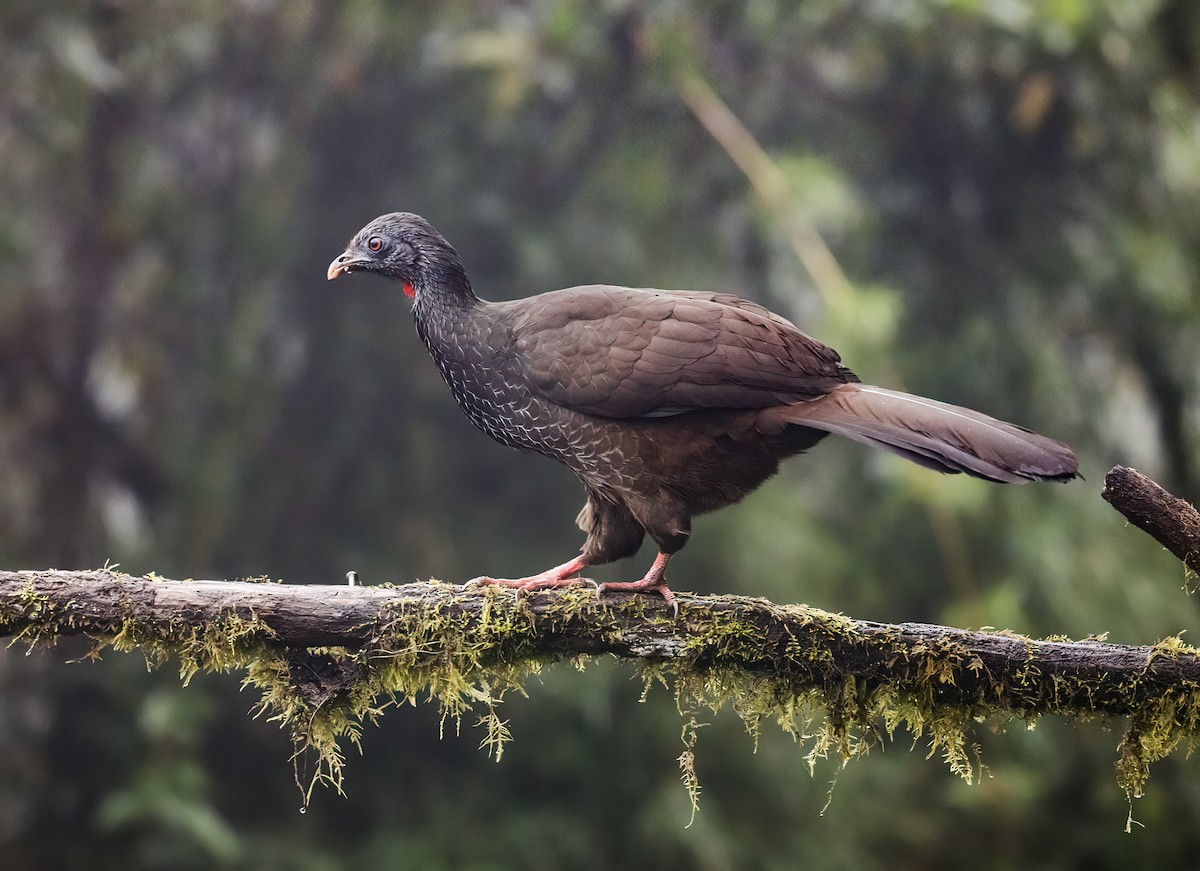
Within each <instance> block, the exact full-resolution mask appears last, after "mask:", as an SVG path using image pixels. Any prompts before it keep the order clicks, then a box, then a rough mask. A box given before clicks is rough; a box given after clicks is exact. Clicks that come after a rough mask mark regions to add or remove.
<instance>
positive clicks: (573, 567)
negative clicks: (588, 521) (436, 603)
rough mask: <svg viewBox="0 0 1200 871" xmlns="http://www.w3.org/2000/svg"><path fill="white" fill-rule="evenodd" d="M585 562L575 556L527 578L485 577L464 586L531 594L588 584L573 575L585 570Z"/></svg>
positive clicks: (587, 581)
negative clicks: (552, 588)
mask: <svg viewBox="0 0 1200 871" xmlns="http://www.w3.org/2000/svg"><path fill="white" fill-rule="evenodd" d="M587 565H588V564H587V561H586V560H585V559H584V558H583V557H582V556H577V557H575V559H573V560H571V561H570V562H565V563H563V564H562V565H561V566H555V567H554V568H552V569H546V571H544V572H539V573H538V574H536V575H530V576H529V577H527V578H489V577H487V576H486V575H484V576H482V577H478V578H473V579H471V580H469V581H467V583H466V584H465V585H464V586H467V587H483V586H495V587H511V588H512V589H515V590H516V591H517V592H519V593H531V592H533V591H534V590H545V589H547V588H550V587H569V586H571V585H573V584H590V583H592V581H589V580H587V579H586V578H577V577H575V575H576V574H577V573H579V572H581V571H583V570H584V569H585V568H587Z"/></svg>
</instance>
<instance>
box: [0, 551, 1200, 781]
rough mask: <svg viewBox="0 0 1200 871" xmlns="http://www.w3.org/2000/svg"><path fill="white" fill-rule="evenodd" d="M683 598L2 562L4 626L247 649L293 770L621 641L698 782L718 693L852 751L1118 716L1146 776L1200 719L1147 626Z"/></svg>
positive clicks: (210, 657) (160, 645) (485, 716)
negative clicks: (168, 574)
mask: <svg viewBox="0 0 1200 871" xmlns="http://www.w3.org/2000/svg"><path fill="white" fill-rule="evenodd" d="M680 605H681V607H680V611H679V616H678V618H677V619H674V618H673V617H672V614H671V611H670V609H669V608H667V607H665V606H664V605H663V603H662V602H661V601H659V600H657V599H655V598H652V597H645V596H629V595H625V596H614V597H611V598H610V597H605V599H604V600H602V601H601V600H597V599H596V598H595V595H594V593H593V592H592V591H590V590H589V589H584V588H580V589H570V590H567V591H561V592H551V591H546V592H541V593H536V594H533V595H530V596H527V597H525V598H521V599H518V598H517V597H516V596H514V595H513V593H512V592H511V591H507V590H502V589H498V588H483V589H481V590H465V589H464V588H462V587H459V586H453V585H450V584H443V583H437V582H431V583H421V584H407V585H404V586H394V587H393V586H366V587H349V586H310V585H286V584H278V583H262V582H247V581H170V580H164V579H161V578H158V577H157V576H151V577H144V578H134V577H131V576H129V575H125V574H121V573H118V572H113V571H96V572H59V571H45V572H0V634H2V635H7V636H10V637H12V638H13V639H14V640H16V641H23V642H27V643H29V644H45V643H52V642H53V641H54V640H55V639H57V638H58V637H59V636H62V635H85V636H87V637H89V638H90V639H92V642H93V652H94V653H95V654H97V655H98V654H100V653H101V652H102V651H103V650H104V649H105V648H112V649H115V650H121V651H126V650H140V651H141V652H142V653H143V654H144V655H145V657H146V660H147V662H148V664H150V665H152V666H157V665H161V664H163V663H164V662H166V661H168V660H177V661H178V662H179V665H180V675H181V677H182V678H183V679H184V681H185V682H186V680H187V679H188V678H189V677H190V676H191V675H193V674H195V673H196V672H197V671H210V672H224V671H230V670H244V671H245V684H246V685H248V686H253V687H254V688H256V689H257V690H259V691H260V692H261V693H262V701H261V710H262V711H264V712H266V713H267V714H268V715H269V716H271V717H272V718H274V719H275V720H278V721H279V722H280V723H281V724H282V725H283V726H284V727H285V728H286V729H288V730H289V731H290V732H291V734H292V736H293V739H294V741H295V742H296V746H297V758H298V759H302V758H306V757H307V756H308V755H310V754H312V755H315V758H316V760H317V764H316V765H315V766H314V773H313V775H312V778H311V780H310V782H309V784H308V786H307V788H306V795H308V794H309V791H310V790H311V787H312V785H313V784H315V783H317V782H326V783H329V784H332V785H333V786H334V787H336V788H339V789H340V787H341V768H342V752H343V748H344V745H345V743H346V742H347V741H348V742H350V743H352V744H357V742H358V741H359V738H360V736H361V734H362V729H363V727H364V725H366V724H368V723H370V722H373V721H374V720H375V719H376V718H377V717H378V716H379V715H380V713H381V712H382V711H383V709H384V708H385V707H386V706H387V705H388V704H389V703H392V702H395V701H408V702H413V703H416V702H418V701H431V702H433V703H435V704H436V705H438V707H439V708H440V710H441V712H442V715H443V722H444V723H445V722H446V721H450V722H453V723H454V724H455V726H456V727H457V726H458V725H459V724H460V723H461V721H462V720H463V718H464V717H467V716H469V715H471V714H478V715H479V717H480V719H481V720H482V723H483V734H484V737H483V741H482V743H483V744H484V745H486V746H487V747H488V749H489V750H490V751H491V752H493V753H494V754H495V755H496V756H497V757H498V756H499V755H500V753H501V752H502V751H503V747H504V742H505V741H506V740H507V738H508V733H507V728H506V726H505V723H504V721H503V720H502V719H501V718H500V717H499V715H498V714H497V712H496V708H497V705H498V704H499V703H500V702H501V701H502V700H503V698H504V696H505V694H506V693H509V692H512V691H514V690H515V691H520V689H521V687H522V683H523V681H524V679H525V678H526V677H528V676H529V675H530V674H534V673H536V672H538V671H539V670H541V669H542V668H545V667H546V666H548V665H551V664H553V663H556V662H559V661H562V660H571V661H574V662H576V663H582V662H585V661H586V660H587V659H588V658H590V657H596V656H603V655H615V656H617V657H620V658H623V659H627V660H631V661H634V662H636V663H637V664H638V667H639V668H640V669H641V671H642V676H643V679H644V680H645V682H646V686H647V688H649V687H650V686H652V685H654V684H656V683H658V682H662V683H664V684H665V685H667V686H668V687H670V688H671V690H672V691H673V693H674V696H675V701H676V704H677V706H678V708H679V711H680V713H681V715H682V716H683V718H684V722H685V723H690V724H692V725H691V728H690V729H689V728H685V729H684V738H685V752H684V754H683V755H682V756H681V757H680V764H681V768H682V770H683V774H684V781H685V784H686V785H687V788H688V791H689V794H691V795H692V796H693V798H694V797H695V795H696V794H697V793H698V788H699V787H698V784H697V783H696V781H695V773H694V767H693V765H692V762H693V760H694V751H695V745H696V727H695V723H696V721H695V717H696V716H697V715H698V714H700V713H701V712H702V711H704V710H706V709H707V710H711V711H714V712H715V711H717V710H720V709H721V708H723V707H726V706H728V707H730V708H732V709H733V710H734V711H735V712H736V713H737V714H738V716H740V717H741V718H742V720H743V722H744V723H745V724H746V727H747V729H748V730H750V732H751V733H752V734H754V735H757V734H758V731H759V729H760V728H761V727H762V725H763V724H764V723H768V724H769V723H772V722H773V723H775V724H777V725H778V726H779V727H780V728H782V729H783V730H784V731H785V732H788V733H790V734H792V735H794V736H797V737H807V738H808V739H809V743H808V747H809V749H808V759H809V761H810V764H811V763H812V762H813V761H814V760H815V759H817V758H820V757H823V756H826V755H828V754H830V753H834V754H836V755H838V756H839V757H841V758H842V759H850V758H853V757H855V756H859V755H862V754H863V753H864V752H865V751H866V750H867V749H869V748H870V747H871V746H872V745H873V744H874V743H875V742H877V741H878V740H880V738H881V737H882V736H883V735H885V734H887V735H891V734H892V733H894V732H895V731H896V730H898V729H903V730H906V731H908V732H910V733H911V734H912V735H913V736H914V737H916V738H925V739H926V740H927V742H928V746H929V753H930V755H931V756H932V755H939V756H941V757H942V758H943V759H944V760H945V761H946V762H947V763H948V764H949V765H950V767H951V768H952V769H953V770H954V771H955V772H957V773H958V774H960V775H961V776H963V777H965V778H967V779H968V780H969V779H970V778H971V776H972V772H973V758H972V755H971V753H970V752H969V751H970V748H971V741H970V733H971V730H972V729H974V728H975V727H976V724H977V723H979V722H998V721H1004V720H1007V719H1011V718H1014V717H1016V718H1021V719H1023V720H1025V721H1034V720H1036V719H1037V718H1038V717H1040V716H1043V715H1048V714H1049V715H1058V716H1066V717H1070V718H1073V719H1077V720H1087V719H1093V718H1097V717H1104V718H1110V719H1114V718H1123V719H1124V720H1125V722H1126V728H1125V734H1124V738H1123V739H1122V743H1121V750H1120V755H1119V758H1118V760H1117V772H1118V782H1119V784H1120V786H1121V787H1122V788H1123V789H1124V790H1125V791H1126V793H1127V794H1128V795H1129V796H1130V797H1134V796H1137V795H1139V794H1140V793H1141V790H1142V787H1143V785H1144V784H1145V782H1146V779H1147V777H1148V774H1149V766H1150V764H1151V763H1153V762H1154V761H1155V760H1157V759H1160V758H1162V757H1163V756H1166V755H1167V754H1168V753H1170V752H1172V751H1173V750H1175V749H1176V748H1177V747H1178V746H1179V745H1180V744H1183V745H1184V746H1185V748H1186V749H1187V750H1188V751H1190V750H1192V749H1194V748H1195V747H1196V745H1197V743H1198V735H1200V656H1198V652H1197V650H1196V649H1195V648H1192V647H1189V646H1187V645H1185V644H1183V643H1182V642H1181V641H1180V640H1179V639H1178V638H1169V639H1166V640H1164V641H1162V642H1159V643H1158V644H1157V645H1155V646H1153V647H1134V646H1123V645H1115V644H1108V643H1105V642H1102V641H1096V640H1084V641H1062V640H1052V641H1039V640H1035V639H1030V638H1026V637H1023V636H1019V635H1014V634H1008V633H981V632H968V631H965V630H960V629H952V628H949V627H945V626H934V625H928V624H913V623H905V624H894V625H893V624H884V623H873V622H869V621H861V620H852V619H850V618H848V617H844V616H841V615H837V614H830V613H828V612H825V611H820V610H818V609H815V608H809V607H806V606H802V605H775V604H772V603H770V602H766V601H764V600H761V599H749V598H744V597H734V596H689V595H681V596H680Z"/></svg>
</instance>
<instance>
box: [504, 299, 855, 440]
mask: <svg viewBox="0 0 1200 871" xmlns="http://www.w3.org/2000/svg"><path fill="white" fill-rule="evenodd" d="M500 305H511V306H513V307H514V309H515V311H514V312H513V320H512V323H513V333H512V335H513V343H514V344H513V348H514V353H515V354H516V355H517V356H518V357H519V358H520V360H521V367H520V368H521V371H522V372H524V373H525V377H526V379H527V381H528V383H529V386H530V387H531V388H532V389H534V390H535V391H536V392H538V393H539V394H541V395H542V396H543V397H545V398H546V399H549V400H550V401H552V402H555V403H557V404H558V405H562V406H565V407H567V408H571V409H574V410H576V411H580V412H583V413H586V414H593V415H597V416H600V417H609V418H627V417H658V416H662V415H664V414H679V413H683V412H687V411H696V410H700V409H718V408H731V409H732V408H765V407H768V406H771V405H779V404H783V403H788V402H796V401H799V400H804V399H813V398H815V397H818V396H823V395H824V394H826V393H828V392H829V391H830V390H832V389H833V388H835V387H836V386H837V385H839V384H845V383H848V382H854V381H857V380H858V378H857V377H856V376H855V375H854V373H853V372H851V371H850V370H849V369H847V368H846V367H845V366H843V365H842V364H841V358H840V357H838V354H837V352H836V351H834V350H833V349H831V348H829V347H827V346H825V345H823V344H821V343H820V342H818V341H816V340H815V339H813V338H811V337H810V336H807V335H805V334H804V333H802V332H801V331H800V330H798V329H797V328H796V327H795V326H794V325H792V324H791V323H790V322H789V321H787V320H785V319H784V318H782V317H780V316H779V315H776V314H774V313H772V312H771V311H769V310H768V309H766V308H764V307H763V306H761V305H759V304H757V303H754V302H751V301H749V300H745V299H741V298H740V297H737V296H734V295H732V294H723V293H697V292H689V291H662V290H638V289H632V288H625V287H611V286H606V285H593V286H588V287H577V288H569V289H567V290H560V291H554V292H552V293H547V294H542V295H541V296H536V297H531V298H529V299H524V300H519V301H517V302H514V303H507V304H505V303H501V304H500Z"/></svg>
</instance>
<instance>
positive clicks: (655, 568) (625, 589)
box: [596, 552, 679, 617]
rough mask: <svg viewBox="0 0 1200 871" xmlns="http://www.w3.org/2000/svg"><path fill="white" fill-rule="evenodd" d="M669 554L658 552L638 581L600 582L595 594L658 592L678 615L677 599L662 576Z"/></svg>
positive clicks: (664, 572) (665, 569) (668, 560)
mask: <svg viewBox="0 0 1200 871" xmlns="http://www.w3.org/2000/svg"><path fill="white" fill-rule="evenodd" d="M670 560H671V555H670V554H669V553H662V552H659V554H658V556H656V557H655V558H654V564H653V565H651V566H650V570H649V571H648V572H646V575H645V577H643V578H642V579H641V580H640V581H620V582H616V583H612V582H610V583H607V584H601V585H600V586H598V587H597V588H596V595H597V596H603V595H604V594H605V593H614V592H618V593H658V594H659V595H660V596H662V597H663V600H664V601H665V602H666V603H667V604H668V605H670V606H671V610H672V612H674V615H675V616H676V617H678V616H679V600H678V599H676V598H675V594H674V593H672V592H671V590H670V589H669V588H668V587H667V580H666V578H664V577H663V575H664V574H666V571H667V563H668V562H670Z"/></svg>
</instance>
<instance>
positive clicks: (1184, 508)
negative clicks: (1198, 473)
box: [1100, 466, 1200, 573]
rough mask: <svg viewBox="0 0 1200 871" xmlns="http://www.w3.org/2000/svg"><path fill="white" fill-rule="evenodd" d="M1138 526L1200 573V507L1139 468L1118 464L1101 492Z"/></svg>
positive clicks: (1105, 480)
mask: <svg viewBox="0 0 1200 871" xmlns="http://www.w3.org/2000/svg"><path fill="white" fill-rule="evenodd" d="M1100 495H1101V496H1103V497H1104V498H1105V499H1106V500H1107V501H1108V503H1109V504H1110V505H1112V507H1113V508H1115V509H1117V510H1118V511H1120V512H1121V513H1122V514H1124V515H1125V517H1126V518H1127V519H1128V520H1129V522H1130V523H1132V524H1133V525H1134V526H1136V527H1138V528H1139V529H1141V530H1143V531H1145V532H1146V533H1148V534H1149V535H1150V536H1152V537H1153V538H1154V540H1155V541H1157V542H1158V543H1159V544H1161V545H1162V546H1163V547H1165V548H1166V549H1167V550H1169V551H1170V552H1171V553H1173V554H1175V556H1176V557H1178V558H1179V559H1180V560H1181V561H1182V562H1183V564H1184V565H1185V566H1186V567H1187V568H1188V570H1189V571H1191V572H1195V573H1200V511H1197V510H1196V509H1195V508H1193V507H1192V505H1191V504H1190V503H1188V502H1185V501H1184V500H1183V499H1180V498H1179V497H1177V496H1172V495H1171V494H1170V493H1168V492H1167V491H1166V490H1164V489H1163V488H1162V487H1160V486H1159V485H1158V484H1157V483H1155V482H1154V481H1152V480H1151V479H1149V478H1147V477H1146V476H1145V475H1143V474H1142V473H1141V472H1139V471H1137V470H1136V469H1130V468H1129V467H1127V466H1114V467H1113V468H1112V470H1111V471H1109V473H1108V474H1107V475H1105V476H1104V489H1103V490H1102V491H1101V493H1100Z"/></svg>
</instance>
